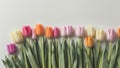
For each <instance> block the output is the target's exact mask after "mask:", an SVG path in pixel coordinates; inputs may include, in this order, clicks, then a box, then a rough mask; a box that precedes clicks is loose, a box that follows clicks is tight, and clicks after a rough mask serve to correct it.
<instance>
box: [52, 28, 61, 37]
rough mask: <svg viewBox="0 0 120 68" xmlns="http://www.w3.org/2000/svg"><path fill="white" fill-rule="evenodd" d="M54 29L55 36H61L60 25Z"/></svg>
mask: <svg viewBox="0 0 120 68" xmlns="http://www.w3.org/2000/svg"><path fill="white" fill-rule="evenodd" d="M53 31H54V37H55V38H57V37H59V36H60V30H59V28H58V27H55V28H54V29H53Z"/></svg>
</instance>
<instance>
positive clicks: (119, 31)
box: [117, 28, 120, 38]
mask: <svg viewBox="0 0 120 68" xmlns="http://www.w3.org/2000/svg"><path fill="white" fill-rule="evenodd" d="M117 35H118V37H119V38H120V28H118V30H117Z"/></svg>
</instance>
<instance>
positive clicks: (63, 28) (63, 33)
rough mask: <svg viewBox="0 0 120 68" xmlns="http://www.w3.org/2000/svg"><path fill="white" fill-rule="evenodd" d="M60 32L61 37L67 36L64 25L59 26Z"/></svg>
mask: <svg viewBox="0 0 120 68" xmlns="http://www.w3.org/2000/svg"><path fill="white" fill-rule="evenodd" d="M60 33H61V36H63V37H65V36H67V29H66V27H65V26H64V27H62V28H61V30H60Z"/></svg>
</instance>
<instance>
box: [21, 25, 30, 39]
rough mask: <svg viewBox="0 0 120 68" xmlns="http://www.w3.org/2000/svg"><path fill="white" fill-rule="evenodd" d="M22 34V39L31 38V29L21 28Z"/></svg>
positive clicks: (28, 27)
mask: <svg viewBox="0 0 120 68" xmlns="http://www.w3.org/2000/svg"><path fill="white" fill-rule="evenodd" d="M22 34H23V36H24V37H31V36H32V29H31V27H30V26H23V27H22Z"/></svg>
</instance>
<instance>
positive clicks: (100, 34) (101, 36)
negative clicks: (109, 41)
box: [96, 29, 105, 41]
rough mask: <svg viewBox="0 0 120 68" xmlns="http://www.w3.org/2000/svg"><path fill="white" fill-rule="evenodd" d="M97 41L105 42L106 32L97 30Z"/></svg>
mask: <svg viewBox="0 0 120 68" xmlns="http://www.w3.org/2000/svg"><path fill="white" fill-rule="evenodd" d="M96 40H98V41H103V40H105V32H104V31H103V30H102V29H98V30H96Z"/></svg>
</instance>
